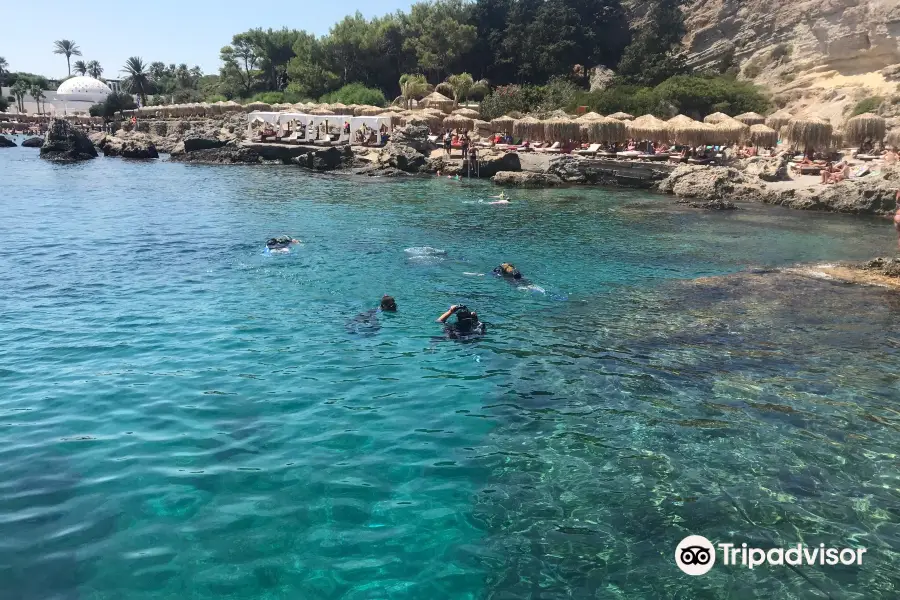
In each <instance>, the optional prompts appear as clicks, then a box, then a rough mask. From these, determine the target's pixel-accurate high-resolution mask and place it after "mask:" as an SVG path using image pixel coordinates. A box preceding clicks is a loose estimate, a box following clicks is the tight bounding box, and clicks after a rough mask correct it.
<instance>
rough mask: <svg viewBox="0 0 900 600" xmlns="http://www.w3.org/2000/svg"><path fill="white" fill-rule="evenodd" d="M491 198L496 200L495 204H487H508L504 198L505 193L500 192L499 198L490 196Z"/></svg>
mask: <svg viewBox="0 0 900 600" xmlns="http://www.w3.org/2000/svg"><path fill="white" fill-rule="evenodd" d="M491 198H493V199H496V202H488V204H509V198H507V197H506V192H500V195H499V196H491Z"/></svg>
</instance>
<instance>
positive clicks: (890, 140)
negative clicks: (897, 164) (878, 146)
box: [884, 128, 900, 150]
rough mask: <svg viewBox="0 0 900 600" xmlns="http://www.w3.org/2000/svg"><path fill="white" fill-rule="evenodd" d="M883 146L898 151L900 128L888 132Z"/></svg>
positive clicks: (899, 147)
mask: <svg viewBox="0 0 900 600" xmlns="http://www.w3.org/2000/svg"><path fill="white" fill-rule="evenodd" d="M884 144H885V145H886V146H890V147H891V148H893V149H895V150H898V149H900V128H898V129H891V130H890V131H888V134H887V136H885V138H884Z"/></svg>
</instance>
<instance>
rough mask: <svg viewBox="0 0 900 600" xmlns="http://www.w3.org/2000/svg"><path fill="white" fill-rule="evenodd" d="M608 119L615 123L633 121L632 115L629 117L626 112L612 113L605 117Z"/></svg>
mask: <svg viewBox="0 0 900 600" xmlns="http://www.w3.org/2000/svg"><path fill="white" fill-rule="evenodd" d="M606 116H607V117H609V118H610V119H615V120H616V121H634V115H629V114H628V113H627V112H614V113H613V114H611V115H606Z"/></svg>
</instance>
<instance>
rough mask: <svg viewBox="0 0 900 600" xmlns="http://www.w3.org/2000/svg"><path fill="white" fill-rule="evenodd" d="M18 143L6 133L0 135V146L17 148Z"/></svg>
mask: <svg viewBox="0 0 900 600" xmlns="http://www.w3.org/2000/svg"><path fill="white" fill-rule="evenodd" d="M16 147H17V146H16V143H15V142H14V141H12V140H11V139H9V138H8V137H6V136H5V135H0V148H16Z"/></svg>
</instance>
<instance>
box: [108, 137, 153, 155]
mask: <svg viewBox="0 0 900 600" xmlns="http://www.w3.org/2000/svg"><path fill="white" fill-rule="evenodd" d="M97 146H98V147H99V148H100V150H102V151H103V156H120V157H122V158H159V152H157V150H156V145H155V144H154V143H153V140H151V139H150V136H149V135H147V134H142V133H132V134H131V135H129V136H127V137H124V136H123V137H120V136H110V135H107V136H105V137H103V138H102V139H100V140H99V141H98V142H97Z"/></svg>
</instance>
